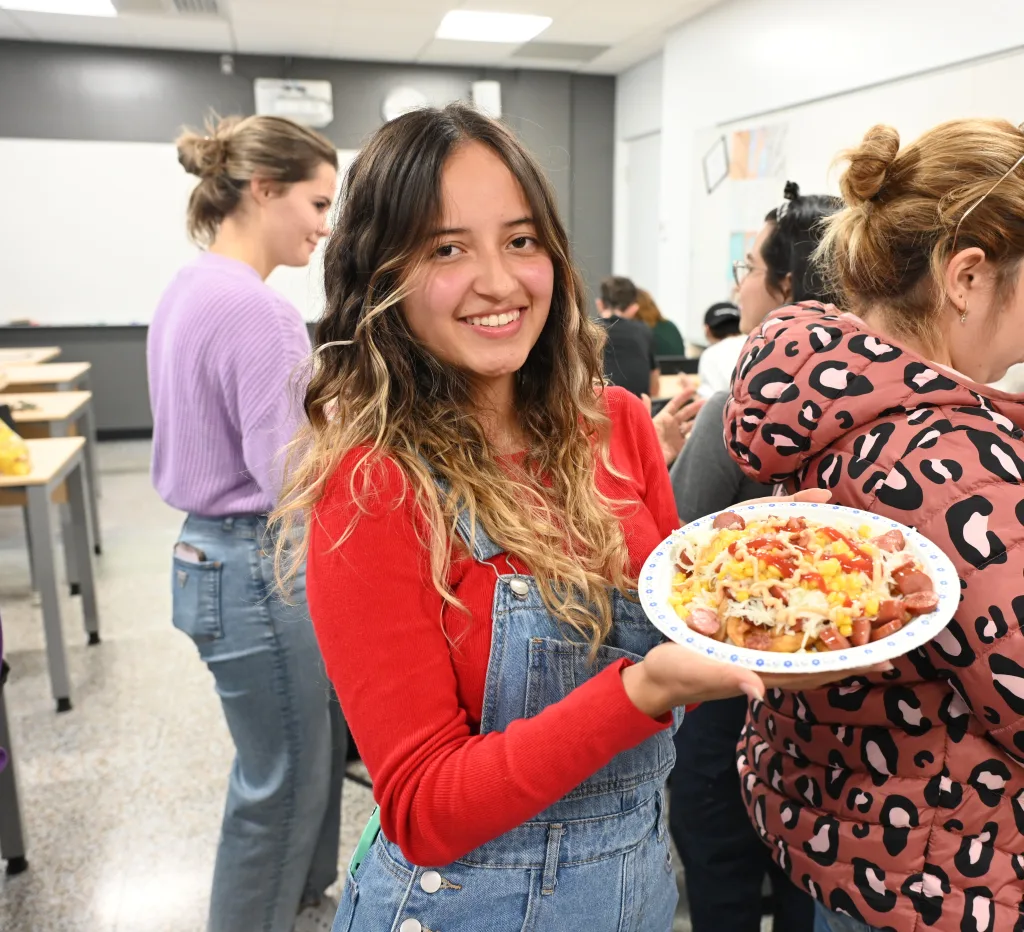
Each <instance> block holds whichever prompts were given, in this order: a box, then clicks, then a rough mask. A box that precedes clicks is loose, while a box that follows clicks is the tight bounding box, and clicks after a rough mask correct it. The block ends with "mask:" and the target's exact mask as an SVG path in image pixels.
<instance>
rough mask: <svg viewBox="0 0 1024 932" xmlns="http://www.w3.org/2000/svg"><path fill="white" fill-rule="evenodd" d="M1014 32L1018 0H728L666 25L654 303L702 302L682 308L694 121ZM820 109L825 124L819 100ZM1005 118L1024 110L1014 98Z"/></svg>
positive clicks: (994, 43) (932, 59) (861, 78)
mask: <svg viewBox="0 0 1024 932" xmlns="http://www.w3.org/2000/svg"><path fill="white" fill-rule="evenodd" d="M1022 36H1024V3H1022V2H1020V0H972V2H971V3H970V4H969V5H965V4H964V3H963V2H962V0H855V2H854V0H770V2H769V0H731V2H726V3H723V4H722V5H720V6H716V7H713V8H712V9H711V10H709V11H708V12H707V13H705V14H704V15H702V16H700V17H698V18H697V19H694V20H691V21H689V22H687V23H685V24H683V25H682V26H680V27H679V28H678V29H676V30H675V31H674V32H672V33H670V34H669V36H668V38H667V40H666V44H665V48H664V53H663V59H664V61H663V88H662V120H661V140H662V149H661V151H662V159H661V163H662V173H661V175H662V183H661V231H662V236H661V251H660V257H659V266H660V268H661V269H669V268H671V269H672V275H671V276H667V275H665V274H664V273H663V274H662V275H661V279H660V283H659V284H660V287H659V300H660V303H661V305H662V308H663V310H664V311H666V313H667V314H668V315H670V316H672V317H674V318H675V319H676V320H677V321H678V322H680V323H683V322H684V321H685V320H686V318H687V317H688V316H689V315H693V314H698V312H699V310H700V309H691V308H688V306H687V298H688V294H689V290H690V282H689V279H690V263H691V258H692V250H691V226H690V225H691V214H692V211H691V197H692V192H693V186H692V179H693V173H694V170H695V165H694V160H695V157H696V158H699V155H697V154H696V153H695V134H696V133H697V132H698V131H699V130H701V129H703V128H706V127H709V126H713V125H716V124H727V123H732V122H734V121H737V120H741V119H743V118H744V117H747V116H753V115H756V114H763V113H765V112H767V111H772V110H777V109H781V108H785V107H792V106H794V105H796V104H799V103H802V102H805V101H810V100H816V99H818V98H821V97H825V96H828V95H833V94H839V93H843V92H846V91H851V90H854V89H857V88H864V87H868V86H869V85H872V84H877V83H879V82H886V81H891V80H893V79H895V78H898V77H901V76H906V75H910V74H915V73H918V72H921V71H925V70H927V69H932V68H939V67H942V66H944V65H950V64H953V63H955V62H963V61H966V60H968V59H971V58H975V57H978V56H984V55H990V54H992V53H996V52H999V51H1002V50H1005V49H1008V48H1011V47H1013V46H1015V45H1019V44H1020V42H1021V37H1022ZM1017 86H1018V87H1019V86H1020V85H1019V84H1018V85H1017ZM977 94H978V98H977V100H978V107H979V112H981V113H985V114H986V115H988V114H989V111H988V110H987V109H986V107H985V102H986V100H987V96H986V94H987V89H986V88H984V87H978V88H977ZM822 112H823V114H824V119H825V120H826V121H827V120H828V119H829V117H828V113H829V111H828V108H825V109H824V110H823V111H822ZM1005 115H1006V116H1007V117H1009V118H1011V119H1020V118H1021V117H1024V112H1021V110H1020V106H1019V104H1018V106H1017V107H1016V109H1015V110H1014V111H1013V112H1011V113H1006V114H1005ZM856 141H857V140H856V139H850V140H849V142H850V143H853V142H856ZM791 144H794V143H793V141H792V140H791ZM769 206H770V205H769Z"/></svg>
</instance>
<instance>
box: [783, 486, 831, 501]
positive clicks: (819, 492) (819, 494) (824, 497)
mask: <svg viewBox="0 0 1024 932" xmlns="http://www.w3.org/2000/svg"><path fill="white" fill-rule="evenodd" d="M830 498H832V493H831V492H830V491H829V490H828V489H804V490H803V491H802V492H797V493H796V494H795V495H789V496H787V497H786V498H783V499H782V501H784V502H817V503H818V504H822V503H824V502H827V501H828V500H829V499H830Z"/></svg>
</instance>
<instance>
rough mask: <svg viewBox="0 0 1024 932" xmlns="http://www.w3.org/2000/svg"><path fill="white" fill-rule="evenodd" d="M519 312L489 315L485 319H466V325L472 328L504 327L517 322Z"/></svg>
mask: <svg viewBox="0 0 1024 932" xmlns="http://www.w3.org/2000/svg"><path fill="white" fill-rule="evenodd" d="M519 314H520V312H519V311H506V312H505V313H504V314H491V315H489V316H487V317H467V318H466V323H468V324H472V325H473V326H474V327H504V326H505V325H506V324H511V323H512V322H513V321H516V320H519Z"/></svg>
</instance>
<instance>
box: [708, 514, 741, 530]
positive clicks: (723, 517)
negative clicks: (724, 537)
mask: <svg viewBox="0 0 1024 932" xmlns="http://www.w3.org/2000/svg"><path fill="white" fill-rule="evenodd" d="M711 526H712V527H713V528H716V529H719V530H721V529H723V528H726V529H728V530H734V531H742V530H743V529H744V528H745V527H746V526H747V522H746V521H744V520H743V519H742V518H741V517H740V516H739V515H738V514H736V512H734V511H723V512H722V513H721V514H720V515H719V516H718V517H717V518H715V523H714V524H712V525H711Z"/></svg>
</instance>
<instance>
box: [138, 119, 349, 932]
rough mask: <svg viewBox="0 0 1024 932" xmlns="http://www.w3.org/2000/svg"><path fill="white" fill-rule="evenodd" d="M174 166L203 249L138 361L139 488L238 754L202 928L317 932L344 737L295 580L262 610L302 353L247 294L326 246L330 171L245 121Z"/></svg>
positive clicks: (281, 305) (266, 307) (297, 141)
mask: <svg viewBox="0 0 1024 932" xmlns="http://www.w3.org/2000/svg"><path fill="white" fill-rule="evenodd" d="M178 158H179V160H180V162H181V164H182V166H183V167H184V168H185V170H186V171H188V172H190V173H191V174H194V175H197V176H198V177H199V179H200V180H199V183H198V184H197V185H196V187H195V189H194V190H193V192H192V196H191V198H190V200H189V206H188V231H189V235H190V236H191V238H192V239H193V240H194V241H195V242H196V243H197V244H198V245H200V246H203V247H206V249H205V251H204V252H202V253H201V254H200V255H199V256H198V257H197V258H196V259H195V260H194V261H193V262H191V263H189V264H188V265H187V266H185V267H184V268H183V269H181V271H179V272H178V274H177V276H176V277H175V278H174V280H173V281H172V282H171V284H170V285H169V286H168V288H167V290H166V291H165V292H164V295H163V297H162V298H161V300H160V304H159V306H158V308H157V310H156V314H155V315H154V318H153V323H152V325H151V326H150V328H149V341H148V345H147V362H148V369H149V392H150V399H151V403H152V407H153V467H152V472H153V483H154V485H155V486H156V489H157V491H158V492H159V493H160V496H161V498H163V500H164V501H165V502H167V504H169V505H171V506H172V507H174V508H177V509H179V510H181V511H184V512H187V515H188V516H187V517H186V519H185V523H184V526H183V528H182V531H181V535H180V538H179V541H178V543H177V545H176V546H175V550H174V568H173V574H172V592H173V620H174V624H175V626H176V627H178V628H179V629H181V630H182V631H184V632H185V633H186V634H188V635H189V636H190V637H191V638H192V640H193V641H194V642H195V644H196V647H197V648H198V650H199V655H200V656H201V657H202V659H203V660H204V661H205V662H206V665H207V667H208V668H209V670H210V672H211V673H212V674H213V678H214V684H215V688H216V690H217V693H218V694H219V696H220V700H221V705H222V707H223V709H224V716H225V718H226V719H227V724H228V728H229V729H230V731H231V737H232V738H233V740H234V743H235V752H236V755H235V761H234V765H233V766H232V769H231V777H230V782H229V785H228V795H227V804H226V806H225V812H224V821H223V825H222V828H221V838H220V846H219V848H218V851H217V862H216V867H215V870H214V878H213V892H212V895H211V903H210V916H209V925H208V930H209V932H292V929H293V928H294V929H295V930H299V929H309V930H314V929H319V928H325V929H329V928H330V918H329V917H333V913H334V908H335V906H336V904H330V903H328V902H323V894H324V891H325V890H326V888H327V887H328V886H329V885H330V884H331V883H333V882H334V880H335V877H336V866H337V860H338V832H339V823H340V815H341V810H340V806H341V780H342V774H343V767H344V750H345V749H344V740H345V739H344V735H345V730H344V725H343V723H342V722H341V716H340V712H339V710H338V708H337V702H336V700H333V701H332V693H331V688H330V684H329V682H328V680H327V677H326V675H325V674H324V672H323V665H322V661H321V658H320V653H319V650H318V648H317V644H316V639H315V637H314V635H313V629H312V625H311V623H310V619H309V613H308V610H307V607H306V598H305V580H304V577H303V576H302V575H301V574H300V577H299V579H298V581H297V586H296V587H295V590H294V592H293V594H292V597H291V598H290V599H289V600H288V603H285V602H284V601H282V600H281V599H280V598H279V597H278V596H277V595H276V594H275V588H274V568H273V558H272V556H268V554H272V553H273V550H274V541H273V540H268V539H267V537H268V535H267V525H266V515H267V512H269V511H270V510H271V509H272V508H273V507H274V505H275V503H276V500H277V496H278V492H279V490H280V485H281V463H280V450H281V449H282V447H283V446H284V445H285V444H287V442H288V441H289V440H290V439H291V437H292V434H293V433H294V430H295V427H296V425H297V418H298V416H299V414H300V412H301V407H300V405H299V401H300V399H301V393H302V390H303V389H304V384H303V380H304V374H303V373H304V369H305V366H306V364H307V360H308V359H309V355H310V345H309V337H308V334H307V332H306V326H305V323H304V322H303V319H302V317H301V315H300V314H299V312H298V311H297V310H296V309H295V308H294V307H293V306H292V305H291V304H289V303H288V302H287V301H286V300H285V299H284V298H283V297H281V295H279V294H278V293H277V292H276V291H274V290H273V289H272V288H270V287H269V286H268V285H267V284H266V283H265V279H266V278H267V276H268V275H269V274H270V273H271V272H272V271H273V270H274V268H276V267H277V266H279V265H288V266H304V265H306V264H307V263H308V262H309V259H310V256H311V255H312V253H313V250H314V249H315V248H316V245H317V243H318V242H319V240H320V239H321V238H322V237H323V236H324V235H325V234H326V233H327V227H326V220H327V212H328V209H329V207H330V205H331V201H332V199H333V197H334V192H335V188H336V184H337V153H336V152H335V149H334V147H333V146H332V145H331V144H330V143H329V142H328V141H327V140H326V139H324V138H323V137H322V136H320V135H319V134H317V133H314V132H312V131H311V130H308V129H305V128H303V127H300V126H298V125H297V124H295V123H292V122H291V121H289V120H284V119H279V118H276V117H249V118H246V119H238V118H233V119H229V120H224V121H222V122H221V123H220V124H219V125H217V126H216V127H215V128H212V129H211V130H210V132H209V135H206V136H200V135H197V134H195V133H191V132H187V133H185V134H184V135H183V136H182V137H181V138H180V139H179V140H178ZM300 912H301V914H302V915H301V916H300V917H299V918H298V920H297V916H298V915H299V914H300ZM321 917H322V918H321Z"/></svg>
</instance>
